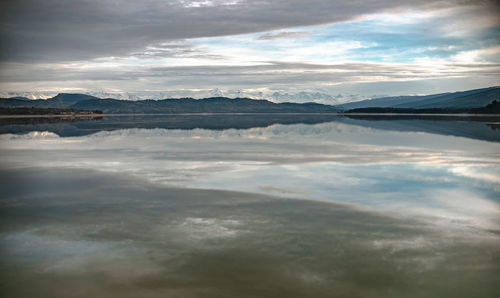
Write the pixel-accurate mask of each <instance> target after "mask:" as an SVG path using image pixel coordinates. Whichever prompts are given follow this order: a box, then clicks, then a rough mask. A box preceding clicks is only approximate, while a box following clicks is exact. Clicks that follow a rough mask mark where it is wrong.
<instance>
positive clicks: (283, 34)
mask: <svg viewBox="0 0 500 298" xmlns="http://www.w3.org/2000/svg"><path fill="white" fill-rule="evenodd" d="M309 33H311V32H310V31H293V32H292V31H283V32H278V33H266V34H263V35H261V36H259V38H257V39H258V40H275V39H280V38H304V37H305V36H307V35H308V34H309Z"/></svg>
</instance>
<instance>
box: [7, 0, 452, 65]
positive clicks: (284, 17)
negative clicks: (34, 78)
mask: <svg viewBox="0 0 500 298" xmlns="http://www.w3.org/2000/svg"><path fill="white" fill-rule="evenodd" d="M457 2H458V3H460V2H461V1H440V2H437V4H441V6H447V7H454V6H455V5H457ZM229 4H230V5H229ZM437 4H436V2H435V1H426V0H421V1H396V0H384V1H375V0H371V1H354V2H352V1H351V2H345V1H330V0H313V1H307V2H304V1H302V0H275V1H270V0H267V1H266V0H264V1H258V2H254V1H215V0H212V1H178V0H171V1H165V0H161V1H160V0H146V1H140V2H137V1H123V0H122V1H120V0H118V1H116V0H113V1H112V0H83V1H67V0H46V1H36V0H18V1H7V2H3V3H2V7H1V10H2V16H1V21H0V23H1V28H2V30H1V31H0V40H2V43H1V47H0V59H1V60H4V61H5V60H9V61H32V60H43V61H62V60H66V61H69V60H82V59H91V58H96V57H107V56H122V55H128V54H129V53H133V52H138V51H141V50H143V49H144V48H145V47H147V46H149V45H152V44H158V43H162V42H169V41H173V40H179V39H189V38H199V37H212V36H228V35H236V34H244V33H252V32H265V31H270V30H276V29H283V28H289V27H297V26H310V25H317V24H326V23H336V22H345V21H349V20H354V19H358V18H360V17H362V16H363V15H367V14H373V13H380V12H384V11H395V10H398V9H399V10H402V9H404V10H407V9H419V8H420V9H426V8H431V7H435V6H436V5H437Z"/></svg>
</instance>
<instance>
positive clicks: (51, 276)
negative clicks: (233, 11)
mask: <svg viewBox="0 0 500 298" xmlns="http://www.w3.org/2000/svg"><path fill="white" fill-rule="evenodd" d="M499 123H500V118H495V117H489V118H486V117H485V118H466V117H419V118H411V117H402V116H399V117H392V118H391V117H368V116H365V117H363V116H351V117H342V116H331V115H262V114H261V115H225V116H222V115H218V116H217V115H180V116H149V117H133V116H130V117H104V118H99V119H90V120H79V121H67V120H64V121H60V120H57V119H52V118H42V119H0V184H1V187H0V216H1V217H0V222H1V225H0V228H1V231H0V268H1V271H0V296H3V297H500V126H499Z"/></svg>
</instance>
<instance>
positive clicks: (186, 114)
mask: <svg viewBox="0 0 500 298" xmlns="http://www.w3.org/2000/svg"><path fill="white" fill-rule="evenodd" d="M224 115H332V116H440V117H499V118H500V114H463V113H460V114H429V113H422V114H419V113H343V112H336V113H152V114H149V113H147V114H136V113H127V114H95V113H93V114H46V115H30V114H15V115H0V119H7V118H85V117H93V118H94V117H106V116H108V117H127V116H224Z"/></svg>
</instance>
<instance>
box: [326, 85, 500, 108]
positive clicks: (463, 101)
mask: <svg viewBox="0 0 500 298" xmlns="http://www.w3.org/2000/svg"><path fill="white" fill-rule="evenodd" d="M494 100H497V101H500V87H490V88H483V89H475V90H469V91H461V92H453V93H440V94H432V95H425V96H397V97H384V98H376V99H369V100H362V101H357V102H350V103H346V104H342V105H336V107H338V108H341V109H345V110H350V109H357V108H373V107H377V108H412V109H427V108H454V109H460V108H479V107H484V106H486V105H488V104H489V103H491V102H493V101H494Z"/></svg>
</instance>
